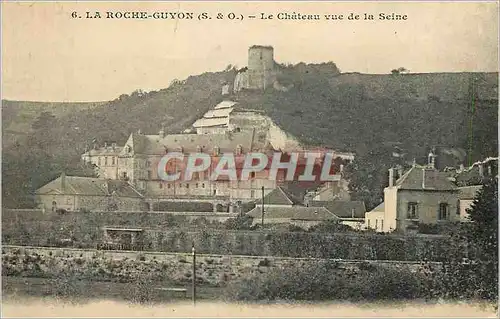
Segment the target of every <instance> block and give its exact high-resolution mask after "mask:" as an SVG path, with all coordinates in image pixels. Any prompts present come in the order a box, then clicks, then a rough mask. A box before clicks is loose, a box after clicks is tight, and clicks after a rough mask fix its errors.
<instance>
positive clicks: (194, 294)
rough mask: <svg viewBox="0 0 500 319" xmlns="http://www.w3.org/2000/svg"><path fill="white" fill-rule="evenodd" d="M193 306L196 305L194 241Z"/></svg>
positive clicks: (194, 251) (194, 254)
mask: <svg viewBox="0 0 500 319" xmlns="http://www.w3.org/2000/svg"><path fill="white" fill-rule="evenodd" d="M192 253H193V306H195V305H196V249H195V248H194V242H193V248H192Z"/></svg>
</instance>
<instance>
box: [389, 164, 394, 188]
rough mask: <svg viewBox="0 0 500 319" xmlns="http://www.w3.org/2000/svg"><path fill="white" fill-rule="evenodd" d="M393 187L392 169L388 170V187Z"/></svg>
mask: <svg viewBox="0 0 500 319" xmlns="http://www.w3.org/2000/svg"><path fill="white" fill-rule="evenodd" d="M393 186H394V169H393V168H389V187H393Z"/></svg>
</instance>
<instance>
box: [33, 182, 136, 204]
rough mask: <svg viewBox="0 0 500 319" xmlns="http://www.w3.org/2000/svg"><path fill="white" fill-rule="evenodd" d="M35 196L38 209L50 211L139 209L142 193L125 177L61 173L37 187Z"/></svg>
mask: <svg viewBox="0 0 500 319" xmlns="http://www.w3.org/2000/svg"><path fill="white" fill-rule="evenodd" d="M35 199H36V201H37V203H38V205H39V206H40V207H41V208H42V209H44V210H50V211H56V210H58V209H65V210H68V211H76V210H80V209H88V210H94V211H114V210H127V211H141V210H144V205H145V203H144V201H143V196H142V195H141V194H140V193H139V192H138V191H137V190H136V189H135V188H134V187H133V186H132V185H130V184H129V183H127V182H125V181H120V180H110V179H102V178H91V177H80V176H66V174H64V173H63V174H61V176H60V177H58V178H56V179H55V180H53V181H51V182H49V183H47V184H46V185H44V186H42V187H40V188H39V189H37V190H36V192H35Z"/></svg>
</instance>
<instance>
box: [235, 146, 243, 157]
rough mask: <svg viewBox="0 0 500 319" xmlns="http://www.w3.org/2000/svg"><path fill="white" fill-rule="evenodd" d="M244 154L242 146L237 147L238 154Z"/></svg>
mask: <svg viewBox="0 0 500 319" xmlns="http://www.w3.org/2000/svg"><path fill="white" fill-rule="evenodd" d="M242 152H243V147H242V146H241V145H238V146H237V147H236V154H237V155H241V153H242Z"/></svg>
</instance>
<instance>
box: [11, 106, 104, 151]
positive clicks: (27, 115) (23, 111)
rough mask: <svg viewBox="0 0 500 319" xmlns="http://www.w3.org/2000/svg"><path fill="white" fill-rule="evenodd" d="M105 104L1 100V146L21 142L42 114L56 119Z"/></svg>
mask: <svg viewBox="0 0 500 319" xmlns="http://www.w3.org/2000/svg"><path fill="white" fill-rule="evenodd" d="M104 103H105V102H92V103H85V102H81V103H78V102H72V103H71V102H68V103H65V102H29V101H11V100H2V136H3V137H2V142H3V143H2V144H3V146H4V147H8V146H10V145H12V144H13V143H15V142H16V141H17V142H21V141H20V140H19V139H22V138H23V137H25V136H26V135H27V134H29V133H30V132H31V125H32V124H33V122H34V121H35V120H36V119H37V118H38V117H39V116H40V115H41V114H42V113H44V112H48V113H50V114H52V115H54V116H56V117H62V116H65V115H67V114H70V113H73V112H77V111H80V110H84V109H88V110H90V109H93V108H95V107H97V106H99V105H102V104H104Z"/></svg>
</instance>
